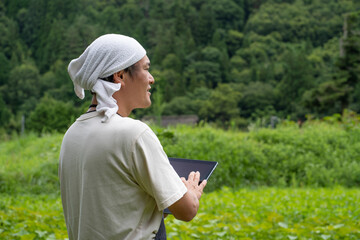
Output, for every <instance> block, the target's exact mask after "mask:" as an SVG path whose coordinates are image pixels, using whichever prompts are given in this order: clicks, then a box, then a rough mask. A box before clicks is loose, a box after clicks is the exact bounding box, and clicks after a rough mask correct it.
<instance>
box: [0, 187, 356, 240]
mask: <svg viewBox="0 0 360 240" xmlns="http://www.w3.org/2000/svg"><path fill="white" fill-rule="evenodd" d="M359 202H360V190H359V189H344V188H340V187H338V188H331V189H330V188H328V189H323V188H319V189H315V188H313V189H308V188H306V189H299V188H294V189H290V188H285V189H281V188H257V189H239V190H236V191H233V190H231V189H229V188H223V189H221V190H218V191H215V192H212V193H207V194H205V195H204V196H203V197H202V199H201V207H200V210H199V213H198V215H197V216H196V218H195V219H194V220H193V221H191V222H189V223H186V222H181V221H178V220H176V219H174V218H173V217H172V216H171V215H170V216H168V217H167V218H166V221H165V222H166V226H167V233H168V237H169V239H249V240H250V239H258V240H262V239H289V240H293V239H304V240H305V239H313V240H315V239H323V240H326V239H329V240H330V239H360V209H359V207H358V204H359ZM66 238H67V235H66V227H65V222H64V219H63V215H62V208H61V200H60V198H59V196H57V195H53V194H50V195H19V196H12V195H1V197H0V239H9V240H10V239H11V240H12V239H66Z"/></svg>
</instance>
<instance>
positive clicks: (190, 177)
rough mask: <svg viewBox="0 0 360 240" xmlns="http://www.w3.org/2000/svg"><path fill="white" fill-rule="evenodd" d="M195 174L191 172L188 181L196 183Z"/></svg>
mask: <svg viewBox="0 0 360 240" xmlns="http://www.w3.org/2000/svg"><path fill="white" fill-rule="evenodd" d="M194 176H195V172H191V173H190V174H189V177H188V181H194Z"/></svg>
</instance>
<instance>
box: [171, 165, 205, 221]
mask: <svg viewBox="0 0 360 240" xmlns="http://www.w3.org/2000/svg"><path fill="white" fill-rule="evenodd" d="M181 180H182V181H183V183H184V184H185V186H186V188H187V192H186V193H185V194H184V196H183V197H182V198H180V199H179V200H178V201H176V202H175V203H174V204H173V205H171V206H170V207H169V210H170V211H171V213H172V214H173V215H174V217H175V218H176V219H179V220H182V221H186V222H189V221H191V220H192V219H193V218H194V217H195V215H196V213H197V211H198V209H199V200H200V198H201V195H202V193H203V189H204V187H205V186H206V183H207V182H206V180H204V181H202V182H201V184H200V185H199V181H200V172H196V173H195V172H191V173H190V174H189V177H188V180H186V179H185V178H181Z"/></svg>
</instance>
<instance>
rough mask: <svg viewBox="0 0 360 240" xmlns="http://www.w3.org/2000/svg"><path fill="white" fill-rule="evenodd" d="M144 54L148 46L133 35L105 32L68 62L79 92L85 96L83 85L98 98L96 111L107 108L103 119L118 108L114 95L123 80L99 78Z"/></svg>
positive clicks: (80, 95) (139, 58) (126, 65)
mask: <svg viewBox="0 0 360 240" xmlns="http://www.w3.org/2000/svg"><path fill="white" fill-rule="evenodd" d="M145 55H146V51H145V49H144V48H143V47H142V46H141V45H140V43H139V42H138V41H136V40H135V39H134V38H131V37H127V36H124V35H120V34H106V35H103V36H101V37H99V38H97V39H96V40H95V41H93V42H92V43H91V44H90V45H89V46H88V47H87V48H86V49H85V51H84V52H83V53H82V54H81V55H80V57H78V58H76V59H74V60H72V61H71V62H70V64H69V66H68V72H69V75H70V78H71V80H72V81H73V83H74V90H75V93H76V95H77V96H78V97H79V98H80V99H83V98H84V97H85V93H84V89H85V90H91V91H93V92H95V93H96V100H97V101H98V105H97V107H96V111H98V112H104V114H105V117H104V118H103V119H102V122H106V121H107V120H108V119H109V118H110V117H111V116H113V115H114V114H115V113H116V112H117V111H118V106H117V104H116V100H115V99H114V98H113V97H112V95H113V94H114V93H115V92H116V91H118V90H120V87H121V84H120V83H111V82H107V81H104V80H102V79H100V78H105V77H108V76H110V75H112V74H114V73H116V72H119V71H121V70H124V69H125V68H127V67H130V66H131V65H133V64H135V63H137V62H138V61H140V60H141V59H142V58H143V57H144V56H145Z"/></svg>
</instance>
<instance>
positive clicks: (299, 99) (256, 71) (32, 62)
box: [0, 0, 360, 134]
mask: <svg viewBox="0 0 360 240" xmlns="http://www.w3.org/2000/svg"><path fill="white" fill-rule="evenodd" d="M106 33H119V34H124V35H129V36H132V37H134V38H136V39H137V40H138V41H139V42H140V43H141V44H142V45H143V46H144V47H145V49H146V50H147V54H148V56H149V58H150V60H151V65H152V67H151V69H150V70H151V73H152V74H153V76H154V77H155V81H156V82H155V85H154V87H153V88H152V89H153V95H152V96H153V99H152V100H153V104H152V106H151V107H150V108H148V109H140V110H136V111H135V112H133V117H136V118H142V117H143V116H145V115H152V116H165V115H190V114H191V115H197V116H198V117H199V119H200V120H202V121H204V122H209V123H213V124H215V125H216V126H220V127H225V128H227V127H229V126H233V127H238V128H244V127H246V126H248V124H249V123H251V122H253V121H256V120H259V119H261V121H262V122H263V123H264V124H265V125H266V124H268V123H269V121H270V118H271V117H277V118H278V119H290V120H294V121H299V120H300V121H304V120H306V119H308V118H322V117H324V116H330V115H333V114H336V113H340V114H341V113H342V112H343V111H344V110H351V111H354V112H359V111H360V80H359V77H360V2H359V1H356V0H353V1H352V0H221V1H219V0H182V1H181V0H52V1H46V0H2V1H0V124H1V126H2V127H1V130H0V133H2V134H9V133H13V132H18V133H19V132H20V131H21V129H23V128H24V126H25V128H26V130H31V131H35V132H44V131H45V132H49V131H50V132H51V131H60V132H61V131H64V130H65V129H66V128H67V127H68V126H69V124H71V122H72V121H73V120H74V119H75V118H76V117H77V116H78V115H79V114H80V113H82V112H84V110H85V109H86V108H87V107H88V104H89V101H90V98H91V95H90V94H89V93H87V94H86V95H87V96H86V99H85V101H84V100H82V101H81V100H79V99H77V97H76V96H75V94H74V92H73V85H72V82H71V80H70V78H69V76H68V74H67V65H68V63H69V62H70V60H71V59H73V58H77V57H78V56H79V55H80V54H81V53H82V52H83V51H84V49H85V48H86V47H87V46H88V44H90V43H91V42H92V41H93V40H94V39H95V38H97V37H98V36H100V35H102V34H106Z"/></svg>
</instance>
